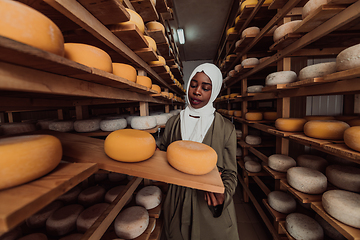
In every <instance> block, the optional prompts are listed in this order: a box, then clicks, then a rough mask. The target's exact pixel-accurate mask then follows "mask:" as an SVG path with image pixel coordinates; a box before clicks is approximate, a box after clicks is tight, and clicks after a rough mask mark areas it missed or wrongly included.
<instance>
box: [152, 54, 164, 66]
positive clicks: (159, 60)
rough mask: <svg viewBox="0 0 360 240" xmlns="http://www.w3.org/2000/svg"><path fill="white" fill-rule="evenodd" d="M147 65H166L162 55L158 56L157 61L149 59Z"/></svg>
mask: <svg viewBox="0 0 360 240" xmlns="http://www.w3.org/2000/svg"><path fill="white" fill-rule="evenodd" d="M148 64H149V65H161V66H165V65H166V60H165V58H164V57H162V56H158V60H157V61H150V62H148Z"/></svg>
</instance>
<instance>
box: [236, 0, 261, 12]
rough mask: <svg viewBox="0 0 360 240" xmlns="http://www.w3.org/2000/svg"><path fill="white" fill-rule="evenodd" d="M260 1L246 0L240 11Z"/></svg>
mask: <svg viewBox="0 0 360 240" xmlns="http://www.w3.org/2000/svg"><path fill="white" fill-rule="evenodd" d="M257 3H258V1H257V0H245V1H243V2H242V3H241V5H240V11H241V12H242V11H243V10H244V8H245V7H246V6H249V5H256V4H257Z"/></svg>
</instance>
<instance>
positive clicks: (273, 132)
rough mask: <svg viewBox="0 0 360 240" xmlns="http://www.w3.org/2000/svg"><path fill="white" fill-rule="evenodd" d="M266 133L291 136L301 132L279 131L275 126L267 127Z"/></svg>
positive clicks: (285, 136)
mask: <svg viewBox="0 0 360 240" xmlns="http://www.w3.org/2000/svg"><path fill="white" fill-rule="evenodd" d="M268 133H271V134H274V135H276V136H279V137H284V138H287V137H289V136H292V135H294V134H301V133H300V132H285V131H280V130H277V129H276V128H271V129H269V131H268Z"/></svg>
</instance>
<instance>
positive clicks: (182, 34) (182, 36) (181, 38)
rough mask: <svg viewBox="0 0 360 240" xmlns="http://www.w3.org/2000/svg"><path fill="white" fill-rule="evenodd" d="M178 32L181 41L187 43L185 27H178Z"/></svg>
mask: <svg viewBox="0 0 360 240" xmlns="http://www.w3.org/2000/svg"><path fill="white" fill-rule="evenodd" d="M177 34H178V37H179V43H180V44H184V43H185V36H184V29H182V28H178V29H177Z"/></svg>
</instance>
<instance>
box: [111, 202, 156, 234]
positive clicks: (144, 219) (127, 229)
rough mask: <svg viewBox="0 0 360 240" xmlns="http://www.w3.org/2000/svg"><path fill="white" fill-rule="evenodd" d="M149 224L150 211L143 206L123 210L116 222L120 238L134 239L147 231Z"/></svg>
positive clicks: (115, 226)
mask: <svg viewBox="0 0 360 240" xmlns="http://www.w3.org/2000/svg"><path fill="white" fill-rule="evenodd" d="M148 225H149V213H148V211H147V210H146V209H145V208H144V207H141V206H132V207H128V208H126V209H124V210H122V211H121V212H120V213H119V215H118V216H117V217H116V219H115V222H114V228H115V233H116V235H117V236H118V237H119V238H124V239H134V238H136V237H138V236H140V235H141V234H142V233H143V232H145V230H146V228H147V227H148Z"/></svg>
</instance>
